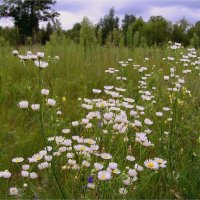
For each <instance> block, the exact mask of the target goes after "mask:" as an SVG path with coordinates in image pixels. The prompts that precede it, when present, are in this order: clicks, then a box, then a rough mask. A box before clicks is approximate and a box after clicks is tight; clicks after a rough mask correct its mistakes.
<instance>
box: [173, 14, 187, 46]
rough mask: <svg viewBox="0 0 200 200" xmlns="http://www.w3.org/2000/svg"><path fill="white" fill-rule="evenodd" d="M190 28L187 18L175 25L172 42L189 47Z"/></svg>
mask: <svg viewBox="0 0 200 200" xmlns="http://www.w3.org/2000/svg"><path fill="white" fill-rule="evenodd" d="M189 27H190V25H189V23H188V22H187V20H186V19H185V18H183V19H181V20H180V21H179V22H177V23H176V24H174V26H173V31H172V40H173V41H175V42H181V43H183V45H185V46H187V45H188V44H189V38H188V30H189Z"/></svg>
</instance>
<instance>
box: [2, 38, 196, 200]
mask: <svg viewBox="0 0 200 200" xmlns="http://www.w3.org/2000/svg"><path fill="white" fill-rule="evenodd" d="M27 50H31V51H32V52H37V51H44V52H45V54H46V55H49V56H55V55H58V56H59V57H60V60H59V62H58V63H57V64H51V65H49V67H48V71H46V72H45V74H44V83H43V88H49V89H50V92H51V97H53V98H55V99H57V102H58V109H61V110H62V113H63V116H64V118H63V119H62V120H61V121H60V122H59V125H58V126H59V127H64V126H65V125H68V124H69V123H70V122H71V121H74V120H77V119H81V117H82V118H83V117H84V115H85V113H84V112H83V111H82V108H81V107H80V102H79V101H78V98H79V97H81V98H84V97H86V98H95V97H96V96H95V94H93V93H92V89H93V88H101V89H102V88H103V86H105V85H113V84H116V83H117V82H116V79H115V78H113V77H111V76H108V75H106V74H105V70H106V69H107V68H109V67H117V68H118V67H119V65H118V62H119V61H120V60H127V59H128V58H133V63H135V64H140V65H141V66H146V65H148V66H150V67H151V68H152V69H153V71H154V74H153V75H152V76H151V78H150V79H149V82H148V83H149V85H148V89H150V88H151V87H152V86H155V87H156V88H157V89H156V92H155V101H156V104H155V106H153V107H152V106H151V105H148V103H147V112H148V113H147V114H148V115H149V116H151V117H152V118H151V119H152V120H153V121H154V125H153V126H154V129H153V130H154V132H155V133H153V134H152V136H151V140H153V141H154V144H155V147H154V148H150V149H149V150H143V149H140V148H138V147H139V146H137V144H136V145H135V144H132V143H130V144H129V145H127V146H126V147H124V146H123V145H124V143H123V138H121V139H120V138H118V139H116V140H115V138H113V140H114V142H111V141H112V138H107V141H106V143H107V146H108V147H109V148H108V149H109V150H110V151H112V152H115V154H116V155H118V156H116V161H118V162H120V160H121V159H122V158H123V156H124V153H125V152H127V151H128V148H129V147H130V146H131V148H132V150H131V152H134V155H135V156H136V157H137V158H139V159H141V160H142V159H144V158H146V157H147V155H148V156H153V155H154V154H158V155H159V156H161V157H163V158H165V159H166V160H167V161H168V163H167V168H166V169H163V170H161V171H158V172H153V173H152V172H150V171H145V172H144V173H142V174H141V175H140V177H139V181H138V182H137V183H135V184H134V185H133V186H131V190H130V191H129V193H128V194H127V196H126V197H121V196H119V194H118V193H115V191H114V189H113V188H112V187H118V186H119V185H120V183H118V182H116V183H115V185H113V186H110V185H109V184H107V183H105V185H100V186H99V188H101V189H102V188H103V191H104V194H101V192H98V191H92V192H91V193H90V194H89V195H88V196H87V194H86V193H85V191H84V188H83V187H80V185H79V184H81V179H80V180H79V177H78V178H77V177H76V176H75V175H74V172H72V173H71V174H68V175H67V176H66V177H62V179H63V180H65V185H62V187H64V190H65V193H66V195H67V197H68V198H91V199H93V198H104V199H106V198H135V199H152V198H156V199H161V198H176V199H181V198H187V199H192V198H193V199H194V198H200V192H199V191H200V178H199V177H200V170H199V166H200V134H199V130H200V124H199V121H200V119H199V118H200V109H199V108H200V81H199V71H198V70H193V71H192V73H191V74H190V75H189V76H186V77H185V80H186V87H187V89H189V90H190V91H191V95H192V97H191V98H190V97H189V96H188V95H186V94H184V92H183V93H178V94H176V95H174V94H170V93H166V90H167V87H169V86H168V85H167V84H166V82H165V81H164V80H163V75H166V74H168V73H169V68H170V67H172V66H176V68H177V71H179V72H181V70H182V69H183V66H182V65H181V64H180V63H175V62H168V61H164V60H163V58H164V57H167V56H169V55H171V56H174V57H177V58H179V56H180V51H183V52H186V49H182V50H179V51H177V52H173V51H171V50H169V49H167V48H165V49H164V48H136V49H133V50H129V49H127V48H116V47H110V48H105V47H99V46H96V47H93V48H92V51H88V52H87V54H86V55H85V52H84V49H83V47H81V46H78V45H75V44H73V43H69V42H68V41H66V40H64V41H58V42H57V43H56V42H55V41H53V42H50V43H48V44H47V45H46V46H34V47H21V48H20V49H19V51H20V52H22V53H26V51H27ZM11 52H12V48H11V47H6V48H3V49H0V171H1V170H2V171H3V170H4V169H7V168H9V170H10V171H12V170H13V171H14V170H15V169H16V165H14V164H12V163H11V160H12V158H13V157H16V156H17V155H20V156H22V157H24V158H27V157H29V156H30V155H32V154H34V153H35V152H38V151H39V150H41V148H43V147H44V144H43V141H42V140H41V136H40V135H39V134H38V126H37V124H36V123H35V122H36V118H35V116H34V115H33V114H32V113H28V115H26V114H25V113H24V112H21V111H19V109H18V107H17V103H18V102H19V101H20V100H23V99H27V98H29V99H32V101H36V100H37V99H38V98H39V94H38V91H37V78H36V77H35V71H34V63H31V62H29V63H28V64H27V65H26V66H25V68H28V70H26V69H23V65H22V64H21V63H20V62H19V60H17V59H16V58H15V57H14V56H11ZM145 57H148V58H149V61H148V62H145V61H144V58H145ZM31 65H32V66H31ZM154 65H155V66H154ZM179 67H180V68H179ZM27 72H28V73H27ZM121 73H122V74H121V75H123V76H126V77H127V79H128V80H129V81H128V82H127V84H126V85H124V86H125V87H126V89H127V91H126V96H127V97H131V98H134V99H135V100H136V103H138V104H140V103H142V101H141V99H140V96H139V94H138V81H139V80H140V78H141V77H140V74H139V73H136V71H134V69H133V67H128V68H126V69H124V71H122V72H121ZM117 84H118V83H117ZM63 99H66V101H65V100H64V101H63ZM170 101H171V105H172V110H171V114H170V115H169V116H168V117H170V116H172V118H173V119H172V122H171V123H167V122H166V119H159V120H158V119H157V118H156V117H155V116H154V115H153V112H155V111H156V110H157V111H160V110H161V109H162V107H163V106H169V107H170V106H171V105H170ZM49 121H51V124H53V122H52V119H49ZM167 130H168V131H169V134H168V135H165V134H164V131H167ZM52 131H54V130H52V127H50V128H49V129H47V132H46V134H47V136H52ZM83 134H86V135H87V134H88V133H87V132H85V133H83ZM98 134H99V133H97V135H98ZM128 134H130V135H131V134H132V133H131V131H130V133H128ZM90 136H91V135H90ZM130 137H132V136H130ZM124 148H125V149H124ZM119 149H124V152H119V151H118V150H119ZM139 155H140V156H139ZM55 162H57V158H56V160H55ZM58 166H59V164H57V167H58ZM59 167H61V166H59ZM57 173H59V171H58V170H57ZM82 173H84V172H82ZM50 176H52V175H50ZM74 177H76V178H77V179H74ZM14 178H15V184H16V185H21V186H22V185H23V181H22V180H21V178H19V174H16V177H14ZM51 180H52V182H49V177H48V174H45V176H44V179H43V180H37V182H38V184H37V183H36V184H34V185H32V187H30V188H34V192H33V191H30V192H29V195H27V194H26V196H23V197H22V198H33V197H34V196H33V194H34V193H35V191H37V194H38V197H39V198H41V199H42V198H61V196H60V194H59V191H58V188H57V187H56V186H55V180H54V179H53V178H52V179H51ZM63 180H61V182H62V181H63ZM9 184H10V183H9V181H7V182H6V181H4V180H2V179H1V178H0V185H1V186H0V187H1V188H0V198H2V199H4V198H8V185H9ZM30 185H31V183H30ZM42 186H44V188H45V189H44V188H43V187H42ZM28 190H29V189H28ZM30 190H31V189H30ZM83 194H84V195H85V196H84V195H83ZM102 195H103V196H102Z"/></svg>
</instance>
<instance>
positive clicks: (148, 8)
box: [0, 0, 200, 29]
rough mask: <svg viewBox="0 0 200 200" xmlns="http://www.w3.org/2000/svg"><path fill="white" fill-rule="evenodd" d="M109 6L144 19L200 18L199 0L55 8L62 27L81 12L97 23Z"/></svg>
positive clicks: (74, 3) (74, 1) (78, 1)
mask: <svg viewBox="0 0 200 200" xmlns="http://www.w3.org/2000/svg"><path fill="white" fill-rule="evenodd" d="M111 7H114V8H115V11H116V15H117V16H119V17H120V19H122V18H123V16H124V14H133V15H136V16H137V17H139V16H142V17H143V19H144V20H145V21H147V20H148V19H149V17H150V16H153V15H162V16H163V17H165V18H166V19H168V20H170V21H172V22H176V21H178V20H179V19H181V18H183V17H185V18H186V19H187V20H188V21H189V22H190V23H195V22H196V21H198V20H200V0H57V3H56V5H55V6H54V9H55V10H57V11H58V12H59V13H60V17H59V19H60V21H61V24H62V28H63V29H70V28H72V26H73V24H74V23H76V22H81V21H82V19H83V17H84V16H88V17H89V19H90V20H91V21H92V22H93V23H97V22H98V21H99V20H100V18H101V17H103V16H104V15H105V14H107V13H108V11H109V9H110V8H111ZM0 25H1V26H6V25H12V22H11V21H10V20H8V19H7V20H6V19H3V20H0Z"/></svg>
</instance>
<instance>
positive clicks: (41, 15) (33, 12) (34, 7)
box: [0, 0, 59, 41]
mask: <svg viewBox="0 0 200 200" xmlns="http://www.w3.org/2000/svg"><path fill="white" fill-rule="evenodd" d="M55 3H56V1H55V0H40V1H30V0H2V1H1V3H0V17H11V18H13V20H14V25H15V27H16V28H17V30H18V32H19V34H20V35H22V36H23V40H24V41H25V37H32V38H33V41H35V40H36V35H37V33H38V31H39V22H40V21H49V20H52V19H54V18H55V17H57V16H59V14H58V13H57V12H55V11H53V10H52V9H51V6H53V5H54V4H55Z"/></svg>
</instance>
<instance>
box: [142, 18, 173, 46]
mask: <svg viewBox="0 0 200 200" xmlns="http://www.w3.org/2000/svg"><path fill="white" fill-rule="evenodd" d="M146 36H147V38H148V44H149V45H154V44H157V45H161V44H163V43H165V42H167V41H168V40H169V36H170V24H169V22H168V21H167V20H166V19H165V18H163V17H162V16H152V17H150V20H149V21H148V23H147V25H146Z"/></svg>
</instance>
